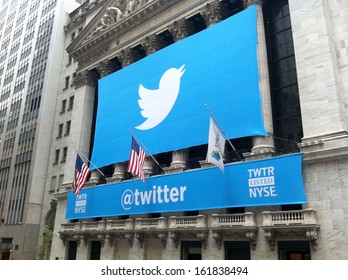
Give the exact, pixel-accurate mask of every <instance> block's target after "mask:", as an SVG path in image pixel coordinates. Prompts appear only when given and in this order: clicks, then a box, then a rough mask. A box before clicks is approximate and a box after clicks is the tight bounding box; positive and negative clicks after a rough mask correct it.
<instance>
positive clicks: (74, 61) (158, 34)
mask: <svg viewBox="0 0 348 280" xmlns="http://www.w3.org/2000/svg"><path fill="white" fill-rule="evenodd" d="M254 5H256V9H257V39H258V45H257V58H258V69H259V88H260V94H261V103H262V113H263V120H264V125H265V128H266V130H267V132H268V133H269V136H252V137H243V138H238V139H231V142H232V143H233V146H234V147H235V149H236V152H235V151H234V150H233V149H231V148H230V147H226V149H227V151H226V155H225V159H224V160H225V163H233V162H239V161H240V158H242V160H243V161H245V162H246V163H253V162H256V161H258V160H265V159H266V160H267V159H271V158H277V157H278V156H280V155H288V154H295V153H299V152H300V153H301V154H302V156H303V158H302V175H303V184H304V191H305V193H306V197H307V202H306V203H300V204H298V203H297V204H296V203H294V204H284V205H282V204H279V205H269V206H264V205H260V206H243V205H241V207H230V208H221V209H197V210H194V209H192V211H176V212H174V213H173V212H163V213H151V212H150V211H149V213H145V214H144V213H141V214H134V215H120V216H118V215H114V216H108V217H90V218H86V219H69V220H67V219H66V212H67V207H68V193H69V192H70V188H71V183H72V180H73V173H74V165H75V158H76V152H77V151H79V153H80V154H82V155H85V156H86V157H88V158H90V156H91V153H92V148H93V141H94V137H95V129H96V128H95V126H96V112H97V102H98V93H100V92H99V91H100V89H99V88H98V81H99V80H101V79H102V78H103V77H106V76H108V75H110V74H112V73H117V72H118V71H122V70H123V69H124V68H126V67H127V66H129V65H132V64H135V63H137V62H138V61H140V60H141V59H143V58H146V57H147V56H150V55H151V54H153V53H155V52H157V51H159V50H162V49H164V48H166V47H168V46H171V45H173V44H176V43H178V42H179V41H181V40H183V39H185V38H188V37H190V36H192V35H194V34H196V33H199V32H204V30H208V29H209V28H212V27H213V26H214V25H216V24H218V23H219V22H222V21H224V20H226V19H228V18H230V17H234V16H237V15H238V14H239V13H242V12H243V11H244V10H248V9H250V8H251V7H252V6H254ZM347 19H348V2H346V1H340V0H318V1H300V0H262V1H250V0H226V1H224V0H223V1H218V0H213V1H211V0H207V1H178V0H169V1H162V0H147V1H122V0H113V1H104V0H99V1H98V0H95V1H92V0H90V1H85V3H83V4H82V5H81V6H80V7H79V8H78V9H76V10H75V11H74V12H72V13H71V14H70V22H69V24H67V25H66V26H65V34H66V40H65V42H66V50H67V53H66V54H65V58H64V62H63V65H62V70H61V77H62V78H61V81H60V83H61V85H63V86H62V87H61V89H60V92H59V95H58V101H57V104H58V106H57V109H56V112H55V124H54V129H53V134H52V139H51V142H52V143H53V144H52V146H51V150H50V159H51V160H52V162H51V163H50V164H49V166H48V170H49V171H48V174H50V175H49V176H48V177H47V178H46V192H45V199H46V205H50V202H51V204H52V205H54V206H52V208H51V209H50V210H48V211H47V212H46V213H44V215H43V218H45V219H43V220H46V221H47V220H50V219H51V220H50V223H53V220H54V228H53V239H52V244H51V251H50V256H49V258H50V259H81V260H83V259H131V260H137V259H173V260H177V259H204V260H210V259H251V260H258V259H266V260H275V259H348V253H347V252H348V244H347V234H348V228H347V227H348V223H347V211H348V209H347V208H348V203H347V198H348V189H347V185H348V182H347V181H348V160H347V155H348V148H347V147H348V145H347V144H348V134H347V124H348V123H347V108H346V104H347V97H348V52H347V51H348V39H347V38H348V25H347V22H348V21H347ZM206 150H207V145H201V146H196V147H187V148H185V149H180V150H176V151H170V152H166V153H162V154H158V155H155V157H156V159H157V160H158V162H159V163H160V165H161V166H162V167H163V170H164V173H166V174H176V173H178V174H180V173H182V172H183V171H185V170H191V169H192V170H194V169H199V168H202V169H203V168H205V167H206V163H205V157H206ZM110 152H112V151H110ZM85 161H86V160H85ZM283 168H284V169H285V168H286V167H285V166H284V167H283ZM125 169H126V163H125V162H115V163H114V164H113V165H108V166H104V167H103V168H101V171H102V173H103V174H104V175H105V178H103V177H102V176H101V175H100V173H99V172H98V170H94V171H92V173H91V177H90V178H89V181H88V183H87V184H86V186H85V189H89V188H92V187H94V189H95V190H96V189H98V188H100V187H102V186H105V185H108V184H114V186H115V187H117V184H121V183H122V182H126V181H132V180H131V179H132V178H131V176H130V175H129V173H127V172H126V171H125ZM143 171H144V173H145V174H146V176H147V177H151V176H155V175H158V174H159V171H158V169H157V168H156V165H154V164H153V161H151V159H148V160H147V161H146V164H145V167H144V169H143ZM217 195H218V194H217ZM48 218H50V219H48ZM45 223H47V222H44V221H43V222H42V227H44V226H45Z"/></svg>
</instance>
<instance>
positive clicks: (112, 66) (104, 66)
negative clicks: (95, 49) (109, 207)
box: [91, 60, 125, 181]
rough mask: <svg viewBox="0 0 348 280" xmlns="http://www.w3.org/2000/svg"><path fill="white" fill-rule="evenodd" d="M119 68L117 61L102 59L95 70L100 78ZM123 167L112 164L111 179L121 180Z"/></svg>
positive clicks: (119, 164)
mask: <svg viewBox="0 0 348 280" xmlns="http://www.w3.org/2000/svg"><path fill="white" fill-rule="evenodd" d="M119 69H120V67H119V66H118V65H117V63H116V62H115V61H111V60H103V61H101V62H100V63H99V65H98V66H97V70H98V72H99V74H100V77H101V78H103V77H105V76H107V75H110V74H111V73H113V72H116V71H117V70H119ZM124 169H125V167H124V164H123V163H116V164H114V173H113V175H112V180H114V179H115V180H116V181H122V180H123V179H124ZM98 173H99V172H98ZM92 176H94V174H93V172H92V174H91V179H92ZM93 178H94V177H93Z"/></svg>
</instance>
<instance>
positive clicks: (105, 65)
mask: <svg viewBox="0 0 348 280" xmlns="http://www.w3.org/2000/svg"><path fill="white" fill-rule="evenodd" d="M117 66H118V65H117V63H116V62H115V61H111V60H103V61H101V62H100V63H99V65H98V66H97V71H98V72H99V74H100V77H105V76H107V75H109V74H111V73H113V72H115V71H116V70H117V68H118V67H117Z"/></svg>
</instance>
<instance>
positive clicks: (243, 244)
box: [225, 241, 250, 260]
mask: <svg viewBox="0 0 348 280" xmlns="http://www.w3.org/2000/svg"><path fill="white" fill-rule="evenodd" d="M225 260H250V242H249V241H225Z"/></svg>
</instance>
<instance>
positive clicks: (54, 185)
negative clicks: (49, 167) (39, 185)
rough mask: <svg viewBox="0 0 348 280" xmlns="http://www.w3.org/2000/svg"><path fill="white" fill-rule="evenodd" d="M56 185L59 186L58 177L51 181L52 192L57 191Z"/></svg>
mask: <svg viewBox="0 0 348 280" xmlns="http://www.w3.org/2000/svg"><path fill="white" fill-rule="evenodd" d="M56 184H57V177H56V176H53V177H52V179H51V190H55V189H56Z"/></svg>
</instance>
